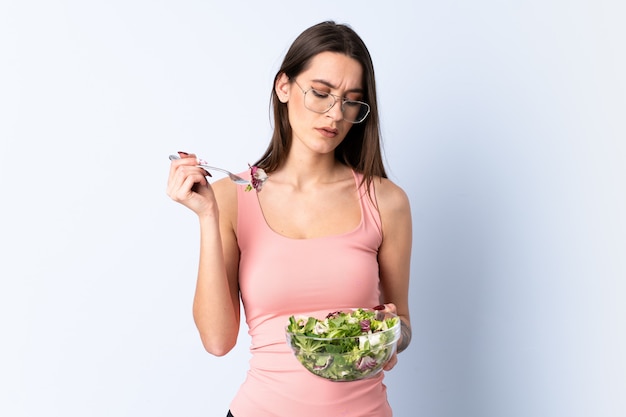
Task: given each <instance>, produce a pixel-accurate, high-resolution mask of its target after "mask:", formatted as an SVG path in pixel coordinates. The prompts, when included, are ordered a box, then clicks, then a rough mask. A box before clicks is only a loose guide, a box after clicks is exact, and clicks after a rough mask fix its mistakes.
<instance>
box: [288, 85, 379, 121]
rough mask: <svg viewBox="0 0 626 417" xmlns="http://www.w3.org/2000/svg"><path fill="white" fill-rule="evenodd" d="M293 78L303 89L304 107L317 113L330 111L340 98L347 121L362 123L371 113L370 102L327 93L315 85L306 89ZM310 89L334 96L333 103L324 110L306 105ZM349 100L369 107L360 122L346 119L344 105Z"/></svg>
mask: <svg viewBox="0 0 626 417" xmlns="http://www.w3.org/2000/svg"><path fill="white" fill-rule="evenodd" d="M292 80H293V82H294V83H296V85H297V86H298V88H300V90H302V94H303V97H302V99H303V102H304V107H305V108H306V109H307V110H309V111H312V112H313V113H317V114H324V113H328V112H329V111H330V109H332V108H333V107H335V104H337V101H338V100H341V114H342V116H343V119H342V120H345V121H346V122H348V123H352V124H359V123H362V122H363V121H365V119H367V116H369V114H370V110H371V107H370V105H369V104H367V103H366V102H364V101H359V100H348V99H347V98H345V97H341V96H337V95H335V94H332V93H327V92H326V91H320V90H318V89H317V88H313V87H311V88H309V89H308V90H305V89H304V88H302V86H301V85H300V83H298V81H297V80H296V79H295V78H292ZM310 91H315V92H316V93H318V94H322V95H324V94H325V95H328V96H330V97H332V98H333V104H331V105H330V106H328V108H327V109H326V110H324V111H317V110H313V109H311V108H309V107H307V105H306V95H307V93H309V92H310ZM348 102H349V103H359V104H360V105H362V106H363V105H364V106H365V107H366V108H367V111H366V112H365V115H364V116H363V118H362V119H361V120H359V121H358V122H357V121H354V122H353V121H350V120H346V118H345V116H344V115H345V112H346V109H345V107H344V106H345V104H346V103H348Z"/></svg>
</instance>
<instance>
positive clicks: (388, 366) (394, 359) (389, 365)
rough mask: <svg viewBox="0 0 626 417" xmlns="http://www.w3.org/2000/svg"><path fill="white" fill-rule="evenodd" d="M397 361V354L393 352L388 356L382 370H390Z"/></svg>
mask: <svg viewBox="0 0 626 417" xmlns="http://www.w3.org/2000/svg"><path fill="white" fill-rule="evenodd" d="M397 363H398V354H397V353H394V354H393V356H391V358H389V360H388V361H387V363H386V364H385V366H383V370H385V371H391V370H392V369H393V368H394V367H395V366H396V364H397Z"/></svg>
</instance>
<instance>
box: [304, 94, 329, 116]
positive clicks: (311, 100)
mask: <svg viewBox="0 0 626 417" xmlns="http://www.w3.org/2000/svg"><path fill="white" fill-rule="evenodd" d="M333 104H335V97H333V96H331V95H330V94H327V93H324V92H321V91H317V90H315V89H310V90H309V91H307V92H306V93H304V107H306V108H307V109H309V110H311V111H314V112H316V113H326V112H327V111H328V110H330V108H331V107H333Z"/></svg>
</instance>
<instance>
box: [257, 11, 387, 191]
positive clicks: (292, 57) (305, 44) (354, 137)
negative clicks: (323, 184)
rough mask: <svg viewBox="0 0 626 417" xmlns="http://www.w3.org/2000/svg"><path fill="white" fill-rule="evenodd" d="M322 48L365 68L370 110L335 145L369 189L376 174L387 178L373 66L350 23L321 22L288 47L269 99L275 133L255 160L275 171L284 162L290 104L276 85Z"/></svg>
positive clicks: (288, 143) (338, 155) (297, 71)
mask: <svg viewBox="0 0 626 417" xmlns="http://www.w3.org/2000/svg"><path fill="white" fill-rule="evenodd" d="M321 52H338V53H342V54H345V55H347V56H349V57H350V58H353V59H355V60H356V61H358V62H359V63H360V64H361V66H362V68H363V90H364V97H363V101H365V102H366V103H368V104H369V105H370V114H369V115H368V116H367V118H366V119H365V120H364V121H363V122H361V123H357V124H355V125H353V126H352V127H351V129H350V131H349V132H348V134H347V135H346V137H345V139H344V140H343V141H342V142H341V144H339V146H338V147H337V148H336V149H335V158H336V159H337V160H338V161H340V162H342V163H344V164H346V165H347V166H349V167H351V168H352V169H354V170H355V171H357V172H359V173H361V174H363V181H364V182H365V183H366V184H367V189H368V190H369V187H370V184H371V182H372V179H373V177H374V176H379V177H383V178H387V174H386V172H385V167H384V164H383V160H382V152H381V137H380V125H379V119H378V105H377V103H376V82H375V79H374V66H373V64H372V58H371V56H370V54H369V51H368V50H367V47H366V46H365V43H363V40H362V39H361V38H360V37H359V35H357V34H356V32H355V31H354V30H352V28H350V27H349V26H347V25H343V24H336V23H335V22H332V21H327V22H322V23H318V24H317V25H314V26H312V27H310V28H308V29H306V30H305V31H304V32H302V33H301V34H300V35H299V36H298V37H297V38H296V40H295V41H294V42H293V43H292V45H291V47H290V48H289V50H288V51H287V54H286V55H285V59H284V60H283V63H282V65H281V67H280V70H278V72H277V74H276V77H274V85H272V94H271V98H270V102H271V105H272V110H273V115H274V133H273V135H272V140H271V142H270V144H269V146H268V148H267V150H266V151H265V153H264V154H263V156H262V157H261V159H260V160H259V161H258V162H257V163H256V164H257V165H258V166H259V167H261V168H263V169H265V170H266V171H267V172H272V171H275V170H276V169H278V168H279V167H280V166H281V165H282V163H283V162H284V160H285V158H286V156H287V153H288V152H289V148H290V146H291V136H292V131H291V125H290V124H289V117H288V113H287V105H286V104H285V103H282V102H281V101H280V100H279V99H278V96H277V94H276V91H275V89H274V86H275V85H276V81H277V80H278V78H279V77H280V76H281V75H282V74H285V75H286V76H287V77H288V78H289V79H291V80H292V79H294V78H295V77H297V76H298V74H300V73H301V72H303V71H305V70H306V69H307V67H308V66H309V64H310V62H311V60H312V58H313V57H314V56H316V55H317V54H319V53H321Z"/></svg>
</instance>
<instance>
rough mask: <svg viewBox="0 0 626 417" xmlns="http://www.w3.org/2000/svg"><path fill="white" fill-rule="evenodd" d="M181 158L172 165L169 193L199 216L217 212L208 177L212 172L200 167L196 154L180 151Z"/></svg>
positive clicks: (168, 185) (173, 198) (168, 183)
mask: <svg viewBox="0 0 626 417" xmlns="http://www.w3.org/2000/svg"><path fill="white" fill-rule="evenodd" d="M178 154H179V155H180V159H175V160H173V161H172V162H171V165H170V174H169V178H168V181H167V195H168V196H169V197H170V198H171V199H172V200H174V201H176V202H178V203H180V204H182V205H184V206H185V207H188V208H189V209H191V210H193V211H194V212H195V213H196V214H197V215H198V216H201V215H203V214H210V213H211V212H213V213H215V212H216V211H217V204H216V202H215V195H214V194H213V189H212V188H211V185H210V184H209V182H208V181H207V179H206V176H207V175H209V176H210V174H209V173H208V172H207V171H205V170H204V169H202V168H200V167H198V166H197V165H198V159H197V158H196V155H195V154H188V153H186V152H178Z"/></svg>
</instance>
